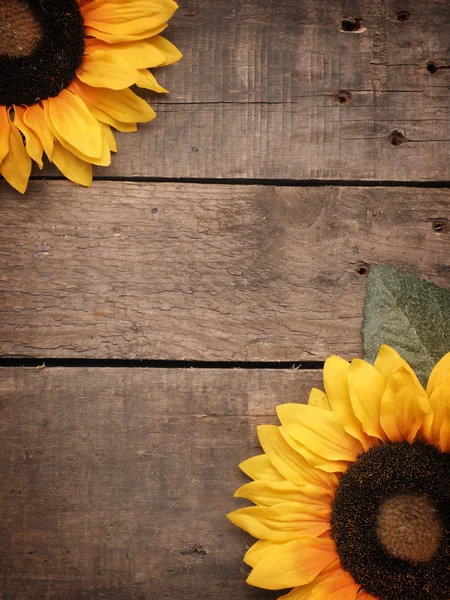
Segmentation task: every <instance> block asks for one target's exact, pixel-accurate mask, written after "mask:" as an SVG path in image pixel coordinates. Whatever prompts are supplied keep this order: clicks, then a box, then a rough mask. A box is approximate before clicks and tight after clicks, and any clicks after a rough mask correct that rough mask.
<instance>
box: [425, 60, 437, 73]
mask: <svg viewBox="0 0 450 600" xmlns="http://www.w3.org/2000/svg"><path fill="white" fill-rule="evenodd" d="M437 70H438V67H437V65H436V64H435V63H434V62H430V63H428V64H427V71H428V73H436V71H437Z"/></svg>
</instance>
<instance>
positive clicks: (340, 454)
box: [277, 399, 363, 461]
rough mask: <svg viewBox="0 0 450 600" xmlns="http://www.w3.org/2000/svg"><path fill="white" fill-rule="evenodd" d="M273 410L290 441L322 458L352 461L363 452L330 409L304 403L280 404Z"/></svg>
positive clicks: (357, 442)
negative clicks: (294, 441) (292, 439)
mask: <svg viewBox="0 0 450 600" xmlns="http://www.w3.org/2000/svg"><path fill="white" fill-rule="evenodd" d="M330 402H331V399H330ZM277 413H278V418H279V419H280V422H281V424H282V425H283V427H284V428H285V429H286V431H287V432H288V433H289V435H290V436H291V437H293V438H294V440H297V441H298V442H300V443H301V444H302V445H303V446H306V447H307V448H309V449H310V450H311V451H312V452H314V453H315V454H318V455H319V456H322V457H323V458H327V459H329V460H336V461H341V460H347V461H355V460H356V457H357V456H358V455H359V454H361V453H362V452H363V447H362V445H361V444H360V442H359V441H358V440H356V439H355V438H354V437H352V436H351V435H349V434H348V433H347V432H346V431H345V429H344V428H343V427H342V425H341V424H340V423H339V421H338V419H337V418H336V416H335V414H334V413H333V412H332V411H330V410H324V409H321V408H316V407H315V406H307V405H304V404H281V405H280V406H278V407H277Z"/></svg>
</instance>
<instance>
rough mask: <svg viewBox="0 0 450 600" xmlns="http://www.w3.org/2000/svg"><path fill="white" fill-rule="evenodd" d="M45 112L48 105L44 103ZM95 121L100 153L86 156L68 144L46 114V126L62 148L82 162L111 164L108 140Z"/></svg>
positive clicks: (106, 165) (101, 164)
mask: <svg viewBox="0 0 450 600" xmlns="http://www.w3.org/2000/svg"><path fill="white" fill-rule="evenodd" d="M47 112H48V107H47V105H45V106H44V113H47ZM96 123H97V126H98V129H99V131H100V139H101V143H102V149H101V154H100V156H99V157H93V156H88V155H86V154H83V152H81V151H80V150H79V149H78V148H76V147H74V146H72V144H70V143H69V142H68V141H67V140H66V139H65V138H64V137H63V136H61V135H60V134H59V133H58V131H56V129H55V128H54V126H53V123H52V121H51V119H50V117H49V116H47V125H48V128H49V129H50V131H51V132H52V134H53V136H54V137H55V140H57V141H58V142H59V143H60V144H61V146H64V148H65V149H66V150H68V151H69V152H71V153H72V154H74V155H75V156H76V157H77V158H79V159H80V160H82V161H84V162H87V163H91V164H93V165H99V166H101V167H108V166H109V165H110V164H111V151H110V149H109V144H108V140H107V138H106V136H105V133H104V131H103V128H102V126H101V123H99V122H98V121H96Z"/></svg>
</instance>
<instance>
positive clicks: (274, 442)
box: [229, 346, 450, 600]
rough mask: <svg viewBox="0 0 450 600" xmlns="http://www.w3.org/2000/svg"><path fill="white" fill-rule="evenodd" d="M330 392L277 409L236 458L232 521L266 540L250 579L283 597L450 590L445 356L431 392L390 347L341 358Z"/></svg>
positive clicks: (425, 597) (339, 598) (428, 599)
mask: <svg viewBox="0 0 450 600" xmlns="http://www.w3.org/2000/svg"><path fill="white" fill-rule="evenodd" d="M324 386H325V393H324V392H321V391H320V390H317V389H313V390H312V391H311V394H310V397H309V401H308V404H307V405H302V404H285V405H281V406H279V407H278V409H277V412H278V417H279V420H280V422H281V426H279V427H278V426H275V425H263V426H260V427H259V428H258V436H259V440H260V443H261V446H262V448H263V450H264V454H262V455H259V456H256V457H253V458H250V459H248V460H246V461H245V462H244V463H242V464H241V468H242V470H243V471H244V472H245V473H246V474H247V475H248V476H250V477H251V478H252V479H253V481H252V482H251V483H248V484H246V485H244V486H242V487H241V488H240V489H239V490H238V491H237V492H236V494H235V495H236V496H237V497H240V498H247V499H248V500H251V501H252V502H254V504H255V505H256V506H250V507H246V508H241V509H239V510H237V511H234V512H233V513H231V514H230V515H229V518H230V520H231V521H232V522H233V523H235V524H236V525H238V526H239V527H241V528H242V529H244V530H245V531H247V532H248V533H250V534H251V535H252V536H254V537H256V538H258V539H259V541H257V542H256V543H255V544H254V545H253V546H252V547H251V548H250V550H249V551H248V552H247V554H246V555H245V558H244V560H245V562H246V563H247V564H248V565H250V566H251V567H252V568H253V570H252V572H251V573H250V575H249V577H248V583H250V584H251V585H255V586H257V587H262V588H267V589H272V590H281V589H285V588H293V590H292V591H291V592H289V593H288V594H287V595H284V596H282V598H284V599H285V600H308V599H309V600H344V599H345V600H370V599H373V598H375V599H378V600H399V599H400V598H404V599H406V598H407V599H408V600H434V599H437V598H446V597H449V596H450V452H449V451H450V354H447V355H446V356H444V357H443V358H442V359H441V360H440V361H439V363H438V364H437V365H436V366H435V368H434V369H433V371H432V373H431V375H430V378H429V381H428V385H427V388H426V390H425V389H424V388H423V387H422V386H421V384H420V382H419V380H418V379H417V377H416V375H415V374H414V372H413V370H412V369H411V367H410V366H409V365H408V364H407V363H406V362H405V361H404V360H403V359H402V358H401V357H400V356H399V355H398V354H397V352H395V351H394V350H393V349H392V348H390V347H388V346H382V347H381V348H380V352H379V354H378V358H377V360H376V362H375V365H374V366H372V365H370V364H368V363H366V362H364V361H362V360H360V359H354V360H353V361H352V362H351V363H348V362H347V361H345V360H342V359H340V358H338V357H336V356H333V357H331V358H329V359H328V360H327V361H326V363H325V368H324Z"/></svg>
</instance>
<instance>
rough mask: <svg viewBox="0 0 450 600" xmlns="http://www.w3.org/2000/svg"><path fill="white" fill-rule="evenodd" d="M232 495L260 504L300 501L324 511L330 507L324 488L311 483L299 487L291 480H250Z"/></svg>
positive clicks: (270, 504)
mask: <svg viewBox="0 0 450 600" xmlns="http://www.w3.org/2000/svg"><path fill="white" fill-rule="evenodd" d="M234 496H235V498H246V499H247V500H251V501H252V502H254V503H255V504H258V505H260V506H273V505H275V504H281V503H283V502H300V503H303V504H308V505H309V506H311V507H312V508H314V509H315V510H318V511H325V512H328V511H329V507H330V497H329V495H328V494H327V493H326V492H325V490H323V489H322V488H318V487H316V486H313V485H311V486H308V487H306V486H305V487H300V486H298V485H296V484H295V483H292V482H291V481H252V482H250V483H246V484H245V485H243V486H241V487H240V488H239V489H238V490H237V491H236V492H235V494H234Z"/></svg>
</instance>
